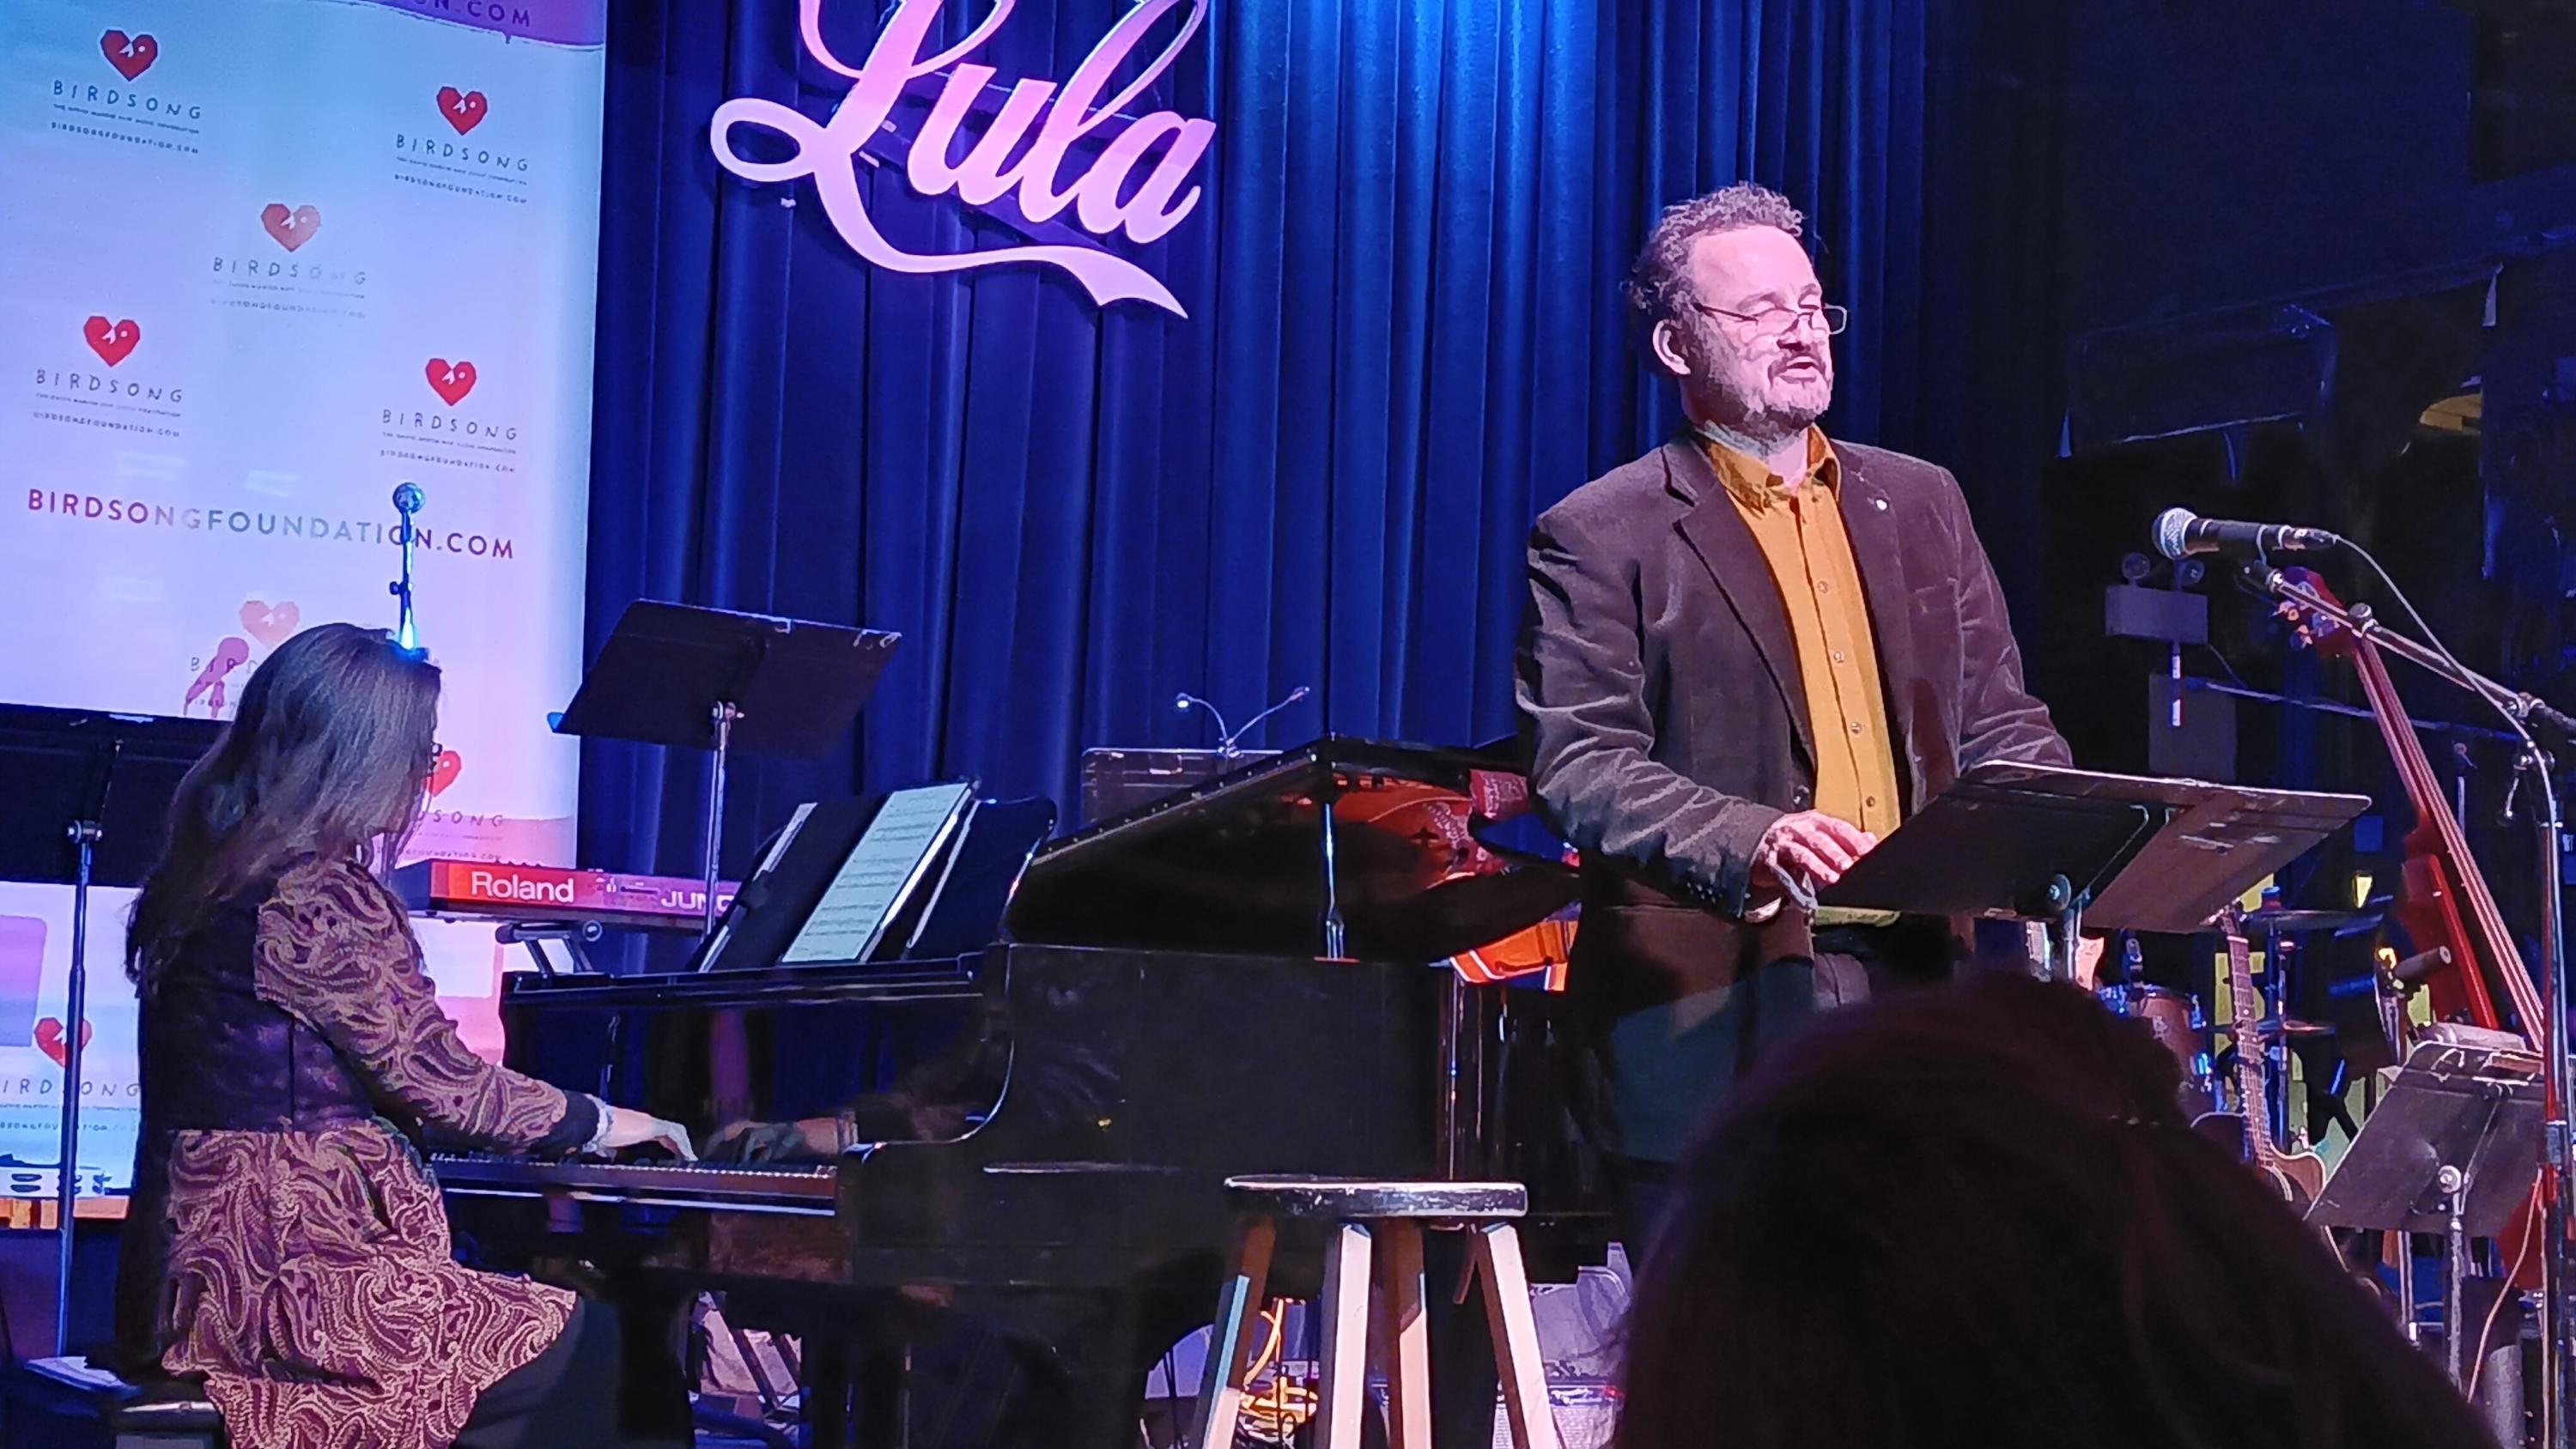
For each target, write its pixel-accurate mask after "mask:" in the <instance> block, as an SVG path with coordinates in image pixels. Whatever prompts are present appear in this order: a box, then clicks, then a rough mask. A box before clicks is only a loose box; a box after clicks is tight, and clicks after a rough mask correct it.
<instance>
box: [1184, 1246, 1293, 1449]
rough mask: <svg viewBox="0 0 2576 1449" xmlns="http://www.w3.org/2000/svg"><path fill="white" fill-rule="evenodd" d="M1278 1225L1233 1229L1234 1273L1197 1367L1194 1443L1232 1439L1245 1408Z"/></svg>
mask: <svg viewBox="0 0 2576 1449" xmlns="http://www.w3.org/2000/svg"><path fill="white" fill-rule="evenodd" d="M1278 1240H1279V1230H1278V1228H1277V1227H1276V1226H1275V1225H1274V1224H1272V1222H1271V1221H1270V1220H1269V1219H1268V1218H1255V1219H1253V1220H1252V1221H1250V1222H1248V1223H1245V1224H1244V1225H1243V1226H1242V1227H1240V1228H1238V1229H1237V1230H1236V1232H1235V1246H1234V1263H1233V1268H1234V1271H1233V1274H1232V1276H1230V1277H1228V1278H1227V1279H1226V1280H1225V1286H1224V1287H1223V1288H1221V1289H1219V1290H1218V1291H1217V1297H1216V1323H1215V1325H1214V1326H1213V1329H1212V1330H1211V1331H1210V1333H1209V1334H1208V1352H1207V1362H1206V1363H1205V1364H1203V1365H1201V1366H1200V1368H1199V1412H1198V1426H1197V1432H1196V1433H1193V1434H1192V1435H1190V1442H1191V1443H1193V1444H1202V1445H1206V1444H1212V1445H1215V1446H1216V1449H1225V1446H1227V1445H1229V1444H1232V1443H1233V1442H1234V1420H1235V1415H1236V1414H1237V1413H1238V1412H1239V1411H1241V1409H1242V1408H1243V1380H1244V1375H1245V1373H1246V1372H1247V1371H1248V1370H1250V1369H1251V1367H1252V1355H1253V1353H1254V1351H1255V1349H1254V1345H1253V1341H1252V1337H1253V1334H1252V1327H1253V1325H1254V1324H1256V1323H1258V1322H1260V1321H1261V1297H1262V1290H1263V1289H1264V1288H1266V1287H1267V1286H1268V1285H1269V1282H1270V1250H1271V1247H1272V1246H1273V1245H1274V1244H1276V1243H1277V1242H1278Z"/></svg>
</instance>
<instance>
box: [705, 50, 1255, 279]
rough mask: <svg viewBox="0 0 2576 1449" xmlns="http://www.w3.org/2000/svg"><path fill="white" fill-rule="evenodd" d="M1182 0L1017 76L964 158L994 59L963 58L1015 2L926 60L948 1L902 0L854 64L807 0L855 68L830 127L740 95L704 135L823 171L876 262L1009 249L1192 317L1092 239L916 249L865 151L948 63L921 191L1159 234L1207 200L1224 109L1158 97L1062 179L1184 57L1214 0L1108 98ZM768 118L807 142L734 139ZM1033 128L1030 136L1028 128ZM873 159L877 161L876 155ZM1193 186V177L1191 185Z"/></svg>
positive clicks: (765, 124) (833, 202)
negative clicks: (1077, 156)
mask: <svg viewBox="0 0 2576 1449" xmlns="http://www.w3.org/2000/svg"><path fill="white" fill-rule="evenodd" d="M1182 3H1183V0H1138V3H1137V4H1136V6H1135V7H1134V8H1133V9H1131V10H1129V11H1128V12H1127V14H1126V15H1125V16H1124V17H1123V18H1121V19H1120V20H1119V22H1118V23H1117V24H1116V25H1114V26H1112V27H1110V30H1109V33H1108V34H1107V35H1105V36H1103V37H1101V41H1100V44H1099V45H1098V46H1096V47H1094V48H1093V50H1092V52H1091V54H1090V55H1089V56H1087V57H1085V58H1084V60H1083V62H1082V64H1081V65H1080V66H1078V67H1076V68H1075V69H1074V72H1073V75H1072V78H1071V79H1069V80H1067V81H1065V82H1064V83H1063V86H1062V87H1061V88H1060V89H1059V87H1058V86H1057V84H1056V83H1055V82H1054V81H1048V80H1022V81H1019V82H1017V83H1015V84H1013V85H1012V87H1011V89H1010V91H1009V94H1008V95H1007V97H1006V98H1005V99H1004V101H1003V102H1002V105H1001V108H1000V111H999V113H998V114H996V115H995V116H994V117H993V119H992V120H991V122H990V123H989V124H987V125H986V126H985V128H984V130H983V132H982V133H981V134H980V135H978V136H976V137H974V139H973V143H972V144H971V145H970V146H969V147H968V148H967V150H966V154H965V155H964V156H963V157H959V156H957V155H955V152H956V149H957V143H958V139H959V138H958V133H959V131H960V130H961V129H962V128H963V126H964V124H965V122H966V120H967V117H968V116H969V114H970V113H971V112H972V110H973V108H974V105H975V103H976V101H977V100H978V99H979V98H980V97H982V96H983V95H984V93H985V91H986V90H987V88H988V87H989V86H990V85H991V84H992V81H993V78H994V76H995V75H996V74H997V72H996V71H995V70H994V69H993V67H991V66H988V65H977V64H971V63H969V62H968V61H967V60H966V57H967V56H968V55H971V54H973V53H974V52H975V51H976V50H977V49H978V48H979V47H981V46H982V45H983V44H984V43H985V42H986V41H988V40H990V39H992V37H993V36H994V34H995V33H996V32H998V31H999V30H1000V29H1001V27H1002V24H1003V22H1004V21H1006V20H1008V19H1009V18H1010V16H1011V11H1012V10H1013V9H1014V8H1015V7H1016V6H1017V4H1018V0H993V9H992V11H991V13H989V14H987V15H986V16H985V17H984V20H983V23H982V24H980V25H978V26H976V27H975V29H974V31H973V32H972V33H971V34H969V35H968V36H967V37H966V38H965V39H964V40H962V41H960V42H958V43H957V44H956V45H954V46H951V47H950V48H949V49H947V50H945V51H942V52H940V53H939V54H937V55H934V56H931V57H929V58H928V59H924V58H922V55H921V47H922V45H923V43H924V41H925V40H926V39H927V38H928V36H929V33H930V27H931V25H932V23H933V22H935V21H936V20H937V19H938V18H939V10H940V3H939V0H900V3H898V4H897V5H896V7H895V10H894V13H893V14H892V15H891V16H890V17H888V18H887V20H886V22H885V25H884V28H883V29H882V30H880V31H879V32H878V35H877V41H876V44H875V46H874V47H873V48H872V49H870V50H869V52H868V58H867V60H866V61H865V62H863V63H862V64H860V65H858V66H856V67H853V66H851V65H849V64H847V63H845V62H844V61H842V60H841V59H840V58H839V57H838V56H836V55H834V54H833V53H832V50H831V47H830V46H829V45H828V44H826V43H825V41H824V39H823V33H822V9H823V0H798V6H797V9H798V19H799V23H800V25H801V28H802V31H803V35H804V40H805V48H806V50H807V52H808V53H810V54H811V55H812V56H813V57H814V59H815V60H816V61H817V62H818V63H820V64H821V65H823V66H824V67H825V68H827V69H829V70H831V71H832V72H833V73H834V74H837V75H842V76H847V77H848V78H849V80H850V83H851V84H850V93H849V95H848V97H847V98H846V99H844V100H843V101H842V103H841V106H840V109H839V110H838V111H836V112H835V113H834V114H833V116H832V119H831V122H830V124H828V125H817V124H815V123H814V122H813V121H812V120H809V119H808V118H807V117H806V116H805V115H804V114H803V113H801V112H799V111H797V110H795V109H794V108H793V107H789V106H783V105H780V104H778V103H777V102H775V101H767V100H761V99H759V98H757V97H752V96H742V97H737V98H735V99H733V100H729V101H727V102H725V103H724V104H723V105H721V106H718V107H717V108H716V113H715V119H714V121H713V122H712V123H711V125H710V126H709V134H708V137H707V140H708V144H709V145H711V146H712V147H713V148H714V149H715V153H716V161H717V163H718V164H719V165H721V166H723V167H724V168H725V169H726V170H728V171H731V172H732V173H734V174H735V175H736V176H740V177H742V178H743V179H744V180H746V181H763V182H766V181H786V182H792V181H794V180H796V179H797V178H799V177H803V176H811V177H813V178H814V187H815V190H816V191H817V192H818V193H820V195H821V196H822V199H823V210H824V213H825V214H826V215H828V216H830V217H831V219H832V225H833V227H834V228H835V229H836V230H838V231H839V232H840V233H841V238H842V240H844V241H847V242H848V243H849V244H850V248H851V250H853V251H855V252H857V253H858V254H859V255H860V256H861V257H863V258H865V259H866V260H867V261H869V262H870V263H872V264H874V265H876V266H880V267H886V268H889V269H891V270H894V271H899V272H917V273H931V272H954V271H963V270H965V269H967V268H970V267H988V266H995V265H999V264H1002V263H1007V262H1039V263H1043V264H1045V265H1047V266H1052V267H1059V268H1062V269H1063V270H1064V271H1066V272H1069V273H1071V274H1072V275H1073V278H1074V280H1076V281H1077V282H1080V283H1081V284H1082V287H1083V289H1084V290H1085V291H1087V292H1089V293H1090V294H1091V299H1092V301H1093V302H1095V303H1097V304H1100V305H1102V306H1106V305H1107V304H1109V303H1111V302H1121V301H1140V302H1150V303H1152V304H1153V305H1155V306H1157V307H1161V308H1163V309H1164V310H1166V311H1169V312H1172V313H1175V314H1178V315H1182V316H1186V315H1188V314H1187V313H1186V312H1183V311H1182V309H1181V304H1180V299H1178V298H1176V297H1174V296H1173V295H1172V293H1171V291H1170V289H1168V288H1166V287H1165V286H1164V285H1163V284H1162V283H1161V282H1159V281H1157V280H1155V278H1154V277H1153V275H1152V274H1151V273H1149V272H1147V271H1146V270H1145V269H1144V268H1142V267H1139V266H1137V265H1136V264H1135V263H1133V262H1130V261H1127V260H1126V259H1124V258H1122V257H1117V256H1113V255H1111V254H1109V253H1108V252H1105V251H1096V250H1093V249H1091V248H1088V247H1081V246H1065V245H1056V244H1039V245H1029V246H1011V247H996V248H992V249H990V250H985V251H972V252H952V253H932V254H924V253H917V252H908V251H905V250H904V249H902V248H901V247H898V246H896V245H895V244H894V243H893V242H891V241H888V240H887V239H886V237H885V234H884V233H882V232H880V231H878V230H877V227H876V223H875V221H874V220H872V219H871V218H870V217H869V216H868V209H867V201H866V198H865V197H864V196H863V195H862V194H861V192H860V189H859V181H858V176H859V172H858V167H859V164H860V163H859V156H858V153H859V150H860V148H861V147H862V146H865V145H866V144H867V143H868V142H869V141H870V139H872V138H873V137H874V136H876V134H877V133H878V132H879V131H880V130H881V129H883V128H884V127H885V126H886V125H887V123H888V120H889V119H890V118H891V117H892V116H893V114H894V111H895V106H896V104H897V103H898V102H899V101H900V100H901V99H902V98H903V95H904V90H905V87H906V86H907V85H909V84H910V83H911V82H912V81H914V80H917V79H920V78H922V77H926V76H934V75H938V74H939V73H940V72H941V71H946V72H947V75H946V76H945V77H944V78H943V79H942V81H941V83H940V88H939V98H938V100H937V101H936V102H935V103H934V104H933V105H932V106H931V109H930V114H929V117H928V119H927V120H925V121H924V122H923V123H922V126H921V132H920V135H919V136H918V137H917V138H916V139H915V141H914V143H913V146H912V150H911V154H910V155H909V157H908V158H907V159H906V162H905V167H904V173H905V180H906V181H907V182H908V183H910V185H911V187H912V189H913V190H915V191H917V192H920V193H921V194H922V195H924V196H943V195H946V194H948V193H950V192H952V191H953V192H955V193H956V194H957V196H958V199H960V200H962V201H964V202H965V203H966V204H967V205H969V206H985V205H989V204H991V203H993V202H995V201H998V200H1000V199H1001V198H1003V197H1004V196H1010V197H1012V198H1013V200H1014V201H1015V202H1016V203H1017V205H1018V208H1019V210H1020V212H1021V213H1022V214H1023V215H1025V216H1026V217H1027V218H1028V219H1029V220H1031V221H1033V222H1045V221H1050V220H1053V219H1054V218H1055V217H1057V216H1060V215H1062V214H1063V213H1064V212H1065V211H1066V210H1067V209H1068V208H1070V209H1071V211H1072V213H1073V217H1074V220H1075V221H1076V222H1077V223H1078V224H1079V225H1080V226H1081V227H1082V228H1083V230H1085V231H1088V232H1090V233H1092V234H1093V235H1095V236H1103V237H1105V236H1109V235H1111V234H1113V233H1116V232H1121V231H1123V232H1125V233H1126V234H1127V235H1128V236H1129V237H1130V238H1131V239H1133V240H1135V241H1139V242H1150V241H1153V240H1154V239H1155V238H1157V237H1160V236H1163V235H1165V234H1166V233H1168V232H1170V231H1171V229H1172V228H1173V227H1175V226H1177V225H1179V224H1180V222H1181V219H1182V218H1184V217H1186V216H1188V215H1189V214H1190V212H1191V211H1192V210H1193V209H1194V208H1196V207H1197V205H1198V200H1199V188H1198V187H1196V186H1189V185H1188V182H1189V179H1190V175H1191V173H1192V172H1193V171H1195V170H1196V169H1197V166H1198V163H1199V159H1200V158H1201V157H1202V156H1204V155H1205V154H1206V153H1207V149H1208V146H1209V144H1210V143H1211V142H1213V141H1214V140H1215V139H1216V123H1215V122H1213V121H1206V120H1199V119H1194V118H1184V117H1182V116H1179V115H1177V114H1174V113H1173V112H1171V111H1155V112H1152V113H1151V114H1148V115H1145V116H1142V117H1139V118H1137V119H1136V120H1134V121H1132V122H1130V123H1128V125H1127V128H1126V129H1125V130H1124V131H1123V132H1121V133H1119V134H1118V135H1117V136H1116V137H1115V138H1114V139H1112V140H1111V141H1110V142H1109V143H1108V144H1107V145H1106V146H1104V147H1102V148H1101V150H1100V152H1099V154H1098V155H1096V156H1095V157H1093V158H1092V160H1091V163H1090V165H1089V166H1088V167H1086V168H1085V169H1083V170H1082V171H1081V172H1080V174H1078V175H1075V176H1073V177H1071V178H1067V177H1066V176H1065V175H1064V174H1063V173H1064V170H1065V160H1066V156H1067V154H1068V153H1069V152H1070V151H1071V150H1072V148H1073V147H1074V146H1075V145H1076V144H1077V143H1079V142H1080V141H1082V139H1083V138H1084V137H1086V136H1088V135H1090V134H1091V133H1093V132H1094V131H1096V130H1099V129H1100V127H1101V126H1102V125H1103V123H1105V122H1107V121H1108V120H1110V119H1111V118H1112V117H1115V116H1118V115H1119V114H1120V113H1121V112H1122V111H1123V110H1124V109H1125V108H1126V107H1127V106H1128V105H1129V104H1131V103H1132V102H1134V101H1135V99H1136V98H1137V97H1138V96H1140V95H1143V94H1144V92H1145V90H1146V88H1147V87H1148V86H1151V85H1152V84H1153V83H1154V81H1155V80H1156V79H1157V78H1159V77H1160V76H1161V75H1162V74H1163V73H1164V72H1165V71H1167V70H1169V69H1170V68H1171V65H1172V62H1173V61H1174V60H1175V59H1176V58H1178V56H1179V55H1180V52H1181V48H1182V47H1183V46H1185V45H1187V44H1189V42H1190V39H1191V38H1192V37H1193V36H1195V35H1197V34H1198V31H1199V27H1200V26H1201V25H1203V24H1204V23H1205V22H1206V20H1207V0H1188V3H1189V10H1188V12H1187V14H1186V15H1185V16H1184V17H1183V19H1182V21H1181V25H1180V31H1179V33H1178V34H1177V35H1175V36H1174V37H1173V38H1172V41H1171V43H1170V44H1169V45H1167V46H1165V47H1164V48H1163V51H1162V53H1161V54H1159V55H1157V56H1156V57H1155V58H1154V60H1153V61H1152V62H1151V63H1150V64H1148V65H1147V66H1146V67H1145V68H1144V69H1143V70H1142V71H1141V72H1139V73H1138V74H1137V75H1136V77H1135V78H1134V79H1133V80H1131V81H1129V82H1128V83H1127V86H1126V88H1125V89H1123V90H1120V91H1119V92H1118V93H1117V94H1116V95H1114V96H1111V97H1109V98H1108V99H1107V100H1106V101H1103V100H1102V99H1101V94H1102V92H1104V91H1106V90H1108V89H1109V85H1110V82H1111V81H1112V80H1113V79H1114V78H1115V77H1116V75H1117V73H1118V70H1119V68H1120V66H1121V65H1123V64H1124V63H1125V62H1126V60H1127V59H1128V57H1129V56H1131V55H1132V54H1134V53H1135V51H1136V50H1137V48H1138V47H1139V46H1140V45H1141V44H1142V43H1143V41H1144V38H1145V36H1146V34H1147V33H1148V32H1149V31H1151V30H1152V28H1153V26H1154V24H1155V22H1156V21H1158V20H1160V19H1162V17H1163V16H1165V15H1166V14H1169V13H1170V12H1171V11H1172V10H1174V9H1175V8H1177V7H1178V6H1180V5H1181V4H1182ZM743 125H749V126H759V127H762V128H764V129H767V130H770V131H774V132H776V133H777V134H779V135H781V136H784V137H785V138H787V139H788V140H789V141H790V142H792V143H794V145H795V147H796V154H795V155H793V156H791V157H789V158H788V159H787V160H784V161H755V160H752V159H750V158H747V157H745V156H743V155H742V154H741V153H739V152H738V151H736V150H735V149H734V146H733V142H732V139H731V134H730V133H731V132H732V130H733V128H734V127H736V126H743ZM1032 126H1034V127H1035V128H1036V136H1035V139H1034V140H1031V139H1030V129H1031V127H1032ZM1166 140H1168V142H1169V144H1168V145H1167V146H1165V147H1164V149H1163V151H1162V152H1161V155H1160V157H1159V159H1157V160H1155V161H1154V162H1153V164H1152V168H1151V169H1150V170H1149V171H1147V172H1146V174H1145V178H1144V180H1143V181H1142V182H1141V183H1136V182H1135V180H1134V173H1135V171H1136V170H1137V168H1138V167H1139V166H1140V165H1141V164H1142V163H1143V162H1144V161H1145V159H1146V157H1147V155H1148V154H1149V153H1151V152H1152V151H1153V150H1154V148H1155V146H1156V145H1157V144H1158V143H1161V142H1164V141H1166ZM870 164H873V162H871V163H870ZM1185 186H1187V189H1186V190H1184V189H1183V188H1184V187H1185Z"/></svg>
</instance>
